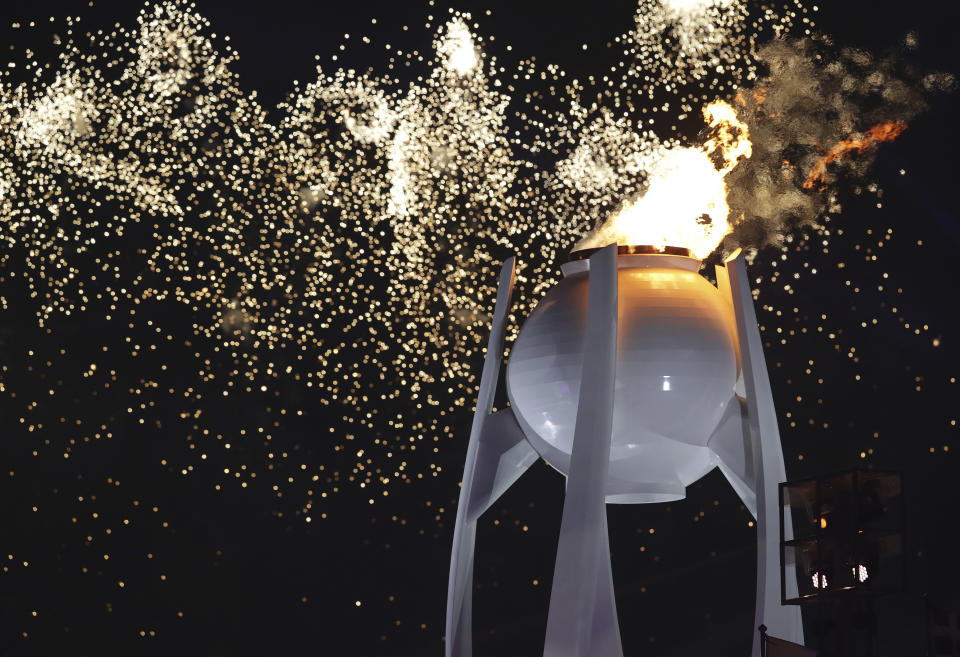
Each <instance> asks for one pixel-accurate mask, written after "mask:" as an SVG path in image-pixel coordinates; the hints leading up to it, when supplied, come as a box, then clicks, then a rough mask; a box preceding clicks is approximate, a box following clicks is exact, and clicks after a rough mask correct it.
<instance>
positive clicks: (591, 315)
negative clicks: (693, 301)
mask: <svg viewBox="0 0 960 657" xmlns="http://www.w3.org/2000/svg"><path fill="white" fill-rule="evenodd" d="M617 296H618V286H617V246H616V245H615V244H614V245H611V246H608V247H606V248H604V249H602V250H600V251H598V252H597V253H596V254H594V255H593V256H592V257H591V258H590V282H589V292H588V301H587V329H586V335H585V336H584V344H583V373H582V375H581V382H580V400H579V405H578V407H577V420H576V425H575V428H574V439H573V448H572V453H571V455H570V468H569V470H568V476H567V492H566V496H565V498H564V503H563V519H562V524H561V527H560V540H559V545H558V547H557V561H556V565H555V567H554V573H553V589H552V590H551V593H550V613H549V616H548V618H547V637H546V642H545V644H544V657H622V655H623V649H622V647H621V644H620V628H619V625H618V622H617V611H616V604H615V602H614V598H613V576H612V573H611V569H610V547H609V538H608V535H607V509H606V503H605V498H604V486H605V482H606V478H607V471H608V470H609V465H610V441H611V437H612V435H613V394H614V384H615V379H616V366H617V315H618V300H617Z"/></svg>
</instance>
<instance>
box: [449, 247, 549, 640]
mask: <svg viewBox="0 0 960 657" xmlns="http://www.w3.org/2000/svg"><path fill="white" fill-rule="evenodd" d="M515 265H516V258H515V257H511V258H508V259H507V260H506V261H505V262H504V263H503V269H502V271H501V273H500V284H499V287H498V288H497V304H496V307H495V309H494V313H493V325H492V327H491V329H490V342H489V344H488V345H487V354H486V357H485V359H484V362H483V374H482V375H481V378H480V388H479V390H478V393H477V407H476V410H475V412H474V416H473V426H472V427H471V429H470V442H469V444H468V446H467V458H466V464H465V465H464V468H463V483H462V485H461V488H460V501H459V503H458V505H457V521H456V525H455V526H454V530H453V552H452V554H451V556H450V579H449V582H448V585H447V621H446V656H447V657H470V655H471V654H472V652H473V642H472V634H471V620H472V612H473V556H474V549H475V544H476V535H477V519H478V518H479V517H480V514H482V513H483V512H484V511H485V510H486V509H487V508H488V507H489V506H490V504H492V503H493V502H494V501H495V500H496V499H497V498H498V497H499V496H500V495H501V494H502V493H503V492H504V491H505V490H506V489H507V488H509V487H510V485H511V484H512V483H513V482H514V481H516V480H517V478H518V477H519V476H520V475H521V474H523V472H524V471H525V470H526V469H527V468H529V467H530V465H532V464H533V462H534V461H536V459H537V454H536V452H534V450H533V448H532V447H530V445H529V444H528V443H527V442H526V439H525V438H524V436H523V432H522V431H521V430H520V427H519V426H518V425H517V422H516V420H515V419H514V417H513V414H512V412H511V411H510V410H509V409H504V410H503V411H500V412H499V413H496V414H493V415H491V414H490V411H491V410H492V408H493V397H494V393H495V392H496V389H497V380H498V378H499V376H500V361H501V360H502V357H503V336H504V332H505V328H506V323H507V312H508V310H509V308H510V298H511V295H512V293H513V281H514V274H515Z"/></svg>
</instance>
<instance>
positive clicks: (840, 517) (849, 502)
mask: <svg viewBox="0 0 960 657" xmlns="http://www.w3.org/2000/svg"><path fill="white" fill-rule="evenodd" d="M853 492H854V488H853V473H852V472H848V473H846V474H841V475H836V476H833V477H827V478H825V479H824V480H823V483H822V484H821V485H820V529H821V531H822V532H823V533H824V534H827V535H831V536H835V535H838V534H844V533H847V534H853V533H854V532H855V525H856V522H855V517H856V502H857V499H856V497H855V496H854V494H853Z"/></svg>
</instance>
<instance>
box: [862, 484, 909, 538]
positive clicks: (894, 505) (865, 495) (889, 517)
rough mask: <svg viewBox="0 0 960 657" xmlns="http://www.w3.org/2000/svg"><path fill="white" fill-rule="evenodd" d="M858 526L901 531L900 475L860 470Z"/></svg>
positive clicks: (901, 499)
mask: <svg viewBox="0 0 960 657" xmlns="http://www.w3.org/2000/svg"><path fill="white" fill-rule="evenodd" d="M858 477H859V480H860V481H859V483H860V486H859V489H860V490H859V496H858V497H859V499H858V507H859V516H860V517H859V521H860V522H859V528H860V529H880V528H882V529H893V530H898V531H902V528H901V524H902V522H903V515H902V503H903V496H902V491H901V485H900V475H899V474H896V473H887V472H860V473H858Z"/></svg>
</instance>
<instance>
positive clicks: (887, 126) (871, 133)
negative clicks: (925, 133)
mask: <svg viewBox="0 0 960 657" xmlns="http://www.w3.org/2000/svg"><path fill="white" fill-rule="evenodd" d="M906 129H907V124H906V123H903V122H902V121H886V122H884V123H880V124H878V125H875V126H873V127H872V128H870V129H869V130H867V131H866V132H865V133H862V134H861V133H857V134H854V135H850V136H849V137H847V138H846V139H844V140H843V141H841V142H839V143H837V144H835V145H834V146H833V147H832V148H831V149H830V150H829V151H827V153H826V155H824V156H823V157H821V158H820V159H819V160H817V162H816V163H815V164H814V165H813V167H811V169H810V173H809V174H808V175H807V179H806V181H805V182H804V183H803V187H804V189H813V187H814V185H817V184H819V185H820V187H819V189H820V190H821V191H822V190H824V189H826V186H827V185H826V178H825V177H826V174H827V167H828V166H829V165H830V164H831V163H833V162H836V161H837V160H841V159H843V158H844V157H846V156H847V155H851V154H859V153H863V152H864V151H866V150H868V149H870V148H871V147H873V146H875V145H876V144H880V143H882V142H885V141H893V140H894V139H896V138H897V137H899V136H900V134H901V133H902V132H903V131H904V130H906Z"/></svg>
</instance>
